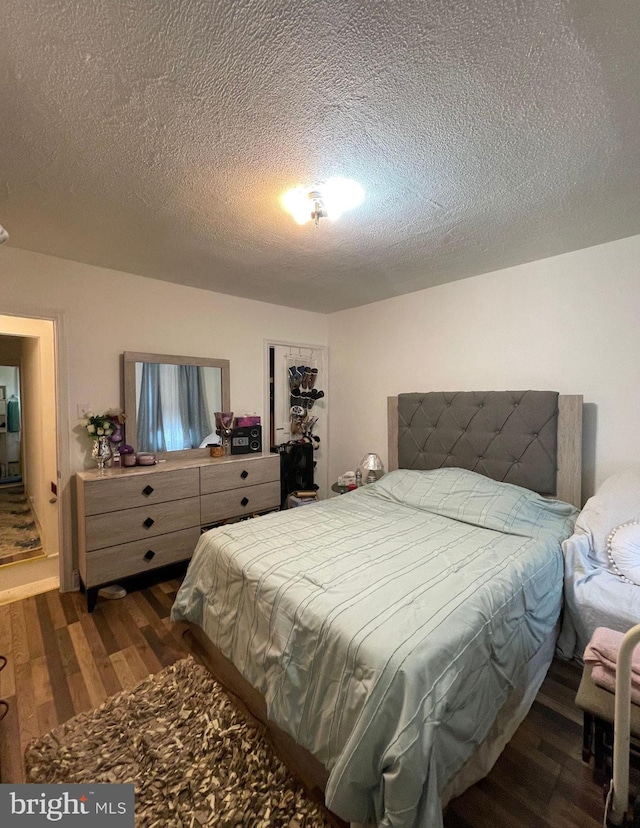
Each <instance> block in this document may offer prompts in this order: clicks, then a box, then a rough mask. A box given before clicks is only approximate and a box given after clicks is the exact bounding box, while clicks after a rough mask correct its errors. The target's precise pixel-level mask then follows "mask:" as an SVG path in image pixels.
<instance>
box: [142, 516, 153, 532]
mask: <svg viewBox="0 0 640 828" xmlns="http://www.w3.org/2000/svg"><path fill="white" fill-rule="evenodd" d="M154 523H155V520H154V519H153V518H150V517H148V518H147V519H146V520H143V521H142V525H143V526H146V527H147V529H150V528H151V527H152V526H153V524H154Z"/></svg>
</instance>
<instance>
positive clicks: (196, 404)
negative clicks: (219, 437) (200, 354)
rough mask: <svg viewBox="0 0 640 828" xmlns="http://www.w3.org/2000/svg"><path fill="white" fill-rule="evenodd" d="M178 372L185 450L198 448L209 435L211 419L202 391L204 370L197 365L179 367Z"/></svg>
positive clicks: (203, 391) (203, 390)
mask: <svg viewBox="0 0 640 828" xmlns="http://www.w3.org/2000/svg"><path fill="white" fill-rule="evenodd" d="M179 372H180V373H179V387H180V408H181V415H182V422H183V428H184V437H185V448H198V446H199V445H200V443H201V442H202V441H203V440H204V438H205V437H206V436H207V435H208V434H210V433H211V418H210V416H209V411H208V409H207V399H206V394H205V389H204V370H203V368H202V367H200V366H198V365H180V366H179Z"/></svg>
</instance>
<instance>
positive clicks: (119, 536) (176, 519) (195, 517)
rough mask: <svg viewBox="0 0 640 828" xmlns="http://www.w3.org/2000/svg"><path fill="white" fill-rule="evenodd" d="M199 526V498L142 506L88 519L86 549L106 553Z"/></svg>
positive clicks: (92, 516)
mask: <svg viewBox="0 0 640 828" xmlns="http://www.w3.org/2000/svg"><path fill="white" fill-rule="evenodd" d="M192 526H200V498H199V497H188V498H186V499H185V500H175V501H173V502H172V503H158V504H156V505H149V506H140V507H139V508H138V509H124V510H123V511H121V512H107V513H106V514H104V515H89V517H87V519H86V522H85V537H86V549H87V551H88V552H90V551H91V550H93V549H104V548H105V547H106V546H115V545H116V544H120V543H124V542H125V541H133V540H139V539H141V538H150V537H155V536H156V535H164V534H166V533H167V532H175V531H177V530H178V529H188V528H189V527H192Z"/></svg>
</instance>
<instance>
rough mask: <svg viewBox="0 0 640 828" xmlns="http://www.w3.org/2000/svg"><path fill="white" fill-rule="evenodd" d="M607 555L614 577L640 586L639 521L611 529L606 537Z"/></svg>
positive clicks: (632, 521) (628, 522)
mask: <svg viewBox="0 0 640 828" xmlns="http://www.w3.org/2000/svg"><path fill="white" fill-rule="evenodd" d="M607 554H608V556H609V561H610V562H611V566H612V568H613V571H614V572H615V573H616V575H619V576H620V577H621V578H622V580H623V581H626V582H627V583H628V584H635V585H636V586H640V521H637V520H630V521H627V523H621V524H620V526H616V528H615V529H612V530H611V532H610V533H609V535H608V537H607Z"/></svg>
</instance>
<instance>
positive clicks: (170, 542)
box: [76, 454, 280, 612]
mask: <svg viewBox="0 0 640 828" xmlns="http://www.w3.org/2000/svg"><path fill="white" fill-rule="evenodd" d="M76 486H77V500H78V502H77V508H78V551H79V569H80V578H81V580H82V584H83V586H84V587H85V589H86V592H87V605H88V609H89V612H91V611H92V610H93V608H94V606H95V603H96V599H97V595H98V589H100V587H103V586H106V585H107V584H109V583H113V582H114V581H117V580H120V579H122V578H126V577H128V576H130V575H138V574H140V573H141V572H146V571H148V570H150V569H157V568H158V567H161V566H166V565H167V564H171V563H176V562H178V561H183V560H186V559H188V558H190V557H191V555H192V554H193V551H194V549H195V546H196V543H197V542H198V538H199V537H200V532H201V528H202V527H203V526H208V525H210V524H214V523H218V522H220V521H223V520H226V519H228V518H236V517H239V516H242V515H251V514H255V513H256V512H262V511H266V510H269V509H275V508H277V507H278V506H279V504H280V457H279V455H277V454H247V455H241V456H235V457H223V458H220V459H212V458H199V459H197V460H188V461H184V460H167V461H166V462H164V463H158V464H157V465H156V466H134V467H133V468H121V469H109V470H107V471H106V472H105V474H104V475H103V476H102V477H101V476H100V475H99V473H98V471H97V470H96V471H85V472H78V474H76Z"/></svg>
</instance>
